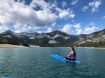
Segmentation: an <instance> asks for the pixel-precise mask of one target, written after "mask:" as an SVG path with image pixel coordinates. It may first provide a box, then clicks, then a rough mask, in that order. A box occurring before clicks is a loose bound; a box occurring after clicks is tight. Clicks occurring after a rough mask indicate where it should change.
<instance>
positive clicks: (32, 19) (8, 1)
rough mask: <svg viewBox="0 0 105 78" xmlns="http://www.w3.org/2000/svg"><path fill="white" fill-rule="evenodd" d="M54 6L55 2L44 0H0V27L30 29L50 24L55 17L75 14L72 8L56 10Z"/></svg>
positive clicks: (16, 29)
mask: <svg viewBox="0 0 105 78" xmlns="http://www.w3.org/2000/svg"><path fill="white" fill-rule="evenodd" d="M38 7H40V9H38ZM54 8H55V11H54V12H53V11H52V9H54ZM56 8H58V7H57V4H56V3H48V2H46V1H45V0H32V2H31V3H30V4H29V5H25V3H24V2H21V1H20V0H17V1H14V0H0V23H1V25H2V26H0V28H2V27H3V28H4V27H7V28H8V29H12V30H14V31H16V32H21V31H31V30H33V28H35V27H44V26H49V25H50V26H51V24H52V23H53V22H55V21H56V20H57V19H62V18H65V17H68V18H73V17H74V16H75V14H74V13H73V11H72V10H69V9H62V8H59V9H60V10H59V11H58V10H56Z"/></svg>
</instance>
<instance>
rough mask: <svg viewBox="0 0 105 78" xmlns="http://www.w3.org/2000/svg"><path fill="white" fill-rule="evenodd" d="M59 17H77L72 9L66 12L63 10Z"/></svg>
mask: <svg viewBox="0 0 105 78" xmlns="http://www.w3.org/2000/svg"><path fill="white" fill-rule="evenodd" d="M59 17H60V18H67V17H69V18H74V17H75V14H74V13H73V11H72V10H70V9H66V10H61V11H60V13H59Z"/></svg>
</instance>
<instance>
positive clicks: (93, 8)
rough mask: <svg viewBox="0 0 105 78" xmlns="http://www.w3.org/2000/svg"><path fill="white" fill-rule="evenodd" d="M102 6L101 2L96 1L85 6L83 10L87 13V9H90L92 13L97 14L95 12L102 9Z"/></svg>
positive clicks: (99, 0)
mask: <svg viewBox="0 0 105 78" xmlns="http://www.w3.org/2000/svg"><path fill="white" fill-rule="evenodd" d="M100 5H101V0H94V1H92V2H90V3H89V4H88V6H84V7H83V9H82V10H83V11H86V10H87V9H89V8H90V9H91V11H92V12H95V11H97V10H98V8H99V7H100Z"/></svg>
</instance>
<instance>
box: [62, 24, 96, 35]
mask: <svg viewBox="0 0 105 78" xmlns="http://www.w3.org/2000/svg"><path fill="white" fill-rule="evenodd" d="M97 29H98V27H96V26H95V24H94V23H90V24H89V25H88V26H85V27H84V28H83V27H82V26H81V24H80V23H74V24H69V23H68V24H66V25H64V26H63V27H62V28H61V29H60V30H61V31H63V32H66V33H68V34H75V35H79V34H90V33H92V32H95V31H97Z"/></svg>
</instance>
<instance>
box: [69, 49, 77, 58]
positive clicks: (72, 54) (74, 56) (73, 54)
mask: <svg viewBox="0 0 105 78" xmlns="http://www.w3.org/2000/svg"><path fill="white" fill-rule="evenodd" d="M70 59H71V60H75V59H76V52H75V51H72V53H71V54H70Z"/></svg>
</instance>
